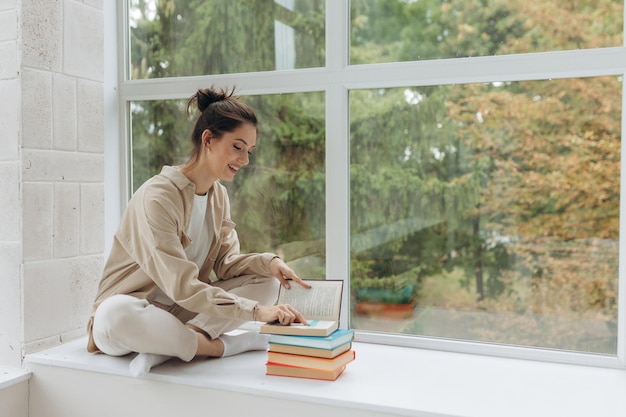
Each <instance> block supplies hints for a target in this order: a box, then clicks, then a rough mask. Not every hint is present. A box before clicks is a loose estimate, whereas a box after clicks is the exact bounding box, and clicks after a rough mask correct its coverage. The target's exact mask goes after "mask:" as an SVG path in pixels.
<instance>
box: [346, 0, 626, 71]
mask: <svg viewBox="0 0 626 417" xmlns="http://www.w3.org/2000/svg"><path fill="white" fill-rule="evenodd" d="M350 3H351V32H350V33H351V48H350V63H351V64H368V63H377V62H397V61H417V60H427V59H438V58H455V57H471V56H492V55H508V54H519V53H528V52H548V51H561V50H572V49H585V48H602V47H609V46H622V44H623V16H624V1H623V0H593V1H590V0H584V1H576V2H572V1H570V0H450V1H445V0H419V1H417V0H351V2H350Z"/></svg>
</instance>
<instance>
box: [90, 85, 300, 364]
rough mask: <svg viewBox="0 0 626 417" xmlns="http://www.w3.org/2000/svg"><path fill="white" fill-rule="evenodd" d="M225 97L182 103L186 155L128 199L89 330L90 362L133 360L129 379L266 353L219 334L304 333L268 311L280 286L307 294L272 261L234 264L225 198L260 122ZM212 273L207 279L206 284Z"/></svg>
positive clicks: (205, 92)
mask: <svg viewBox="0 0 626 417" xmlns="http://www.w3.org/2000/svg"><path fill="white" fill-rule="evenodd" d="M232 94H233V91H231V92H230V93H229V92H227V91H225V90H219V91H216V90H214V89H212V88H211V89H202V90H198V92H197V93H196V94H195V95H193V96H192V97H191V98H190V99H189V101H188V103H187V114H188V115H189V114H190V113H191V112H192V109H193V107H195V106H197V109H198V110H199V111H200V116H199V117H198V119H197V121H196V124H195V127H194V129H193V132H192V141H193V147H194V148H193V152H192V155H191V157H190V159H189V161H188V162H187V163H186V164H184V165H182V166H180V167H168V166H166V167H164V168H163V170H162V171H161V173H160V174H158V175H155V176H154V177H152V178H151V179H150V180H148V181H147V182H146V183H144V184H143V185H142V186H141V187H140V188H139V189H138V190H137V192H136V193H135V194H134V195H133V197H132V198H131V199H130V201H129V203H128V207H127V209H126V211H125V213H124V215H123V217H122V220H121V224H120V226H119V228H118V230H117V232H116V234H115V237H114V241H113V245H112V248H111V253H110V255H109V258H108V259H107V262H106V265H105V268H104V273H103V277H102V280H101V281H100V285H99V289H98V293H97V295H96V299H95V302H94V309H93V314H92V316H91V318H90V321H89V344H88V350H89V351H90V352H103V353H105V354H109V355H115V356H121V355H126V354H129V353H131V352H138V353H139V355H137V356H136V357H135V358H134V359H133V360H132V361H131V365H130V366H131V371H132V373H133V374H141V373H145V372H148V371H149V370H150V368H151V367H152V366H156V365H158V364H159V363H162V362H164V361H165V360H167V359H168V358H170V357H172V356H176V357H178V358H180V359H182V360H183V361H190V360H191V359H193V358H194V357H196V356H201V357H207V356H208V357H222V356H231V355H235V354H238V353H241V352H244V351H248V350H264V349H266V347H267V335H263V334H259V333H258V332H247V333H242V334H239V335H226V334H224V333H226V332H228V331H230V330H233V329H235V328H237V327H238V326H239V325H241V323H243V322H244V321H249V320H256V321H263V322H267V321H275V320H277V321H279V322H280V323H281V324H283V325H289V324H291V323H293V322H303V323H306V321H305V319H304V317H302V315H301V314H300V313H299V312H298V311H297V310H295V309H294V308H293V307H291V306H290V305H274V303H275V301H276V296H277V294H278V288H279V285H281V284H282V285H284V286H285V287H287V288H289V285H290V284H289V283H290V282H295V283H297V284H299V285H302V286H303V287H306V288H308V285H307V284H306V283H304V282H303V281H302V280H301V279H300V277H298V275H296V273H295V272H294V271H293V270H292V269H291V268H289V267H288V266H287V265H286V264H285V263H284V262H283V261H282V260H281V259H280V258H279V257H278V256H276V255H274V254H272V253H258V254H240V252H239V241H238V237H237V233H236V232H235V229H234V228H235V224H234V223H233V222H232V220H231V219H230V203H229V199H228V195H227V192H226V188H225V187H224V186H223V185H222V184H220V182H219V180H222V181H231V180H232V179H233V178H234V177H235V175H237V172H238V171H239V170H240V169H241V168H243V167H245V166H246V165H248V163H249V155H250V154H251V153H252V151H253V150H254V148H255V146H256V139H257V118H256V116H255V114H254V112H253V110H252V109H250V108H249V107H248V106H247V105H245V104H244V103H242V102H240V101H239V100H238V99H237V98H235V97H233V95H232ZM212 272H214V275H213V274H212Z"/></svg>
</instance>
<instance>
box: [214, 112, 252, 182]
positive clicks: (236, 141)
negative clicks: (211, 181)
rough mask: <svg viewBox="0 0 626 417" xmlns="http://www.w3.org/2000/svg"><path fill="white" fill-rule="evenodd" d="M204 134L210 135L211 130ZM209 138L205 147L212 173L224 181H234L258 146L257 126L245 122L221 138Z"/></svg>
mask: <svg viewBox="0 0 626 417" xmlns="http://www.w3.org/2000/svg"><path fill="white" fill-rule="evenodd" d="M204 134H205V135H206V134H209V135H210V132H209V131H208V130H207V131H205V133H204ZM207 139H209V140H208V143H207V144H206V145H205V147H206V152H207V162H208V163H207V169H208V170H209V173H210V175H211V176H213V177H215V178H218V179H220V180H222V181H232V180H233V178H235V175H237V172H238V171H239V169H241V168H243V167H245V166H246V165H248V163H249V162H250V159H249V155H250V154H251V153H252V151H253V150H254V147H255V146H256V128H255V127H254V126H253V125H252V124H250V123H244V124H242V125H241V126H240V127H238V128H237V129H235V130H233V131H232V132H226V133H224V135H223V136H222V137H221V138H220V139H217V138H215V137H209V138H207ZM205 143H206V142H205Z"/></svg>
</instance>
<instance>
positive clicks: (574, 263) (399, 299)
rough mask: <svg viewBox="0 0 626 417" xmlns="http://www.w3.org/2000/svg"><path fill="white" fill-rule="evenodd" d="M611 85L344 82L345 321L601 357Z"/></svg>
mask: <svg viewBox="0 0 626 417" xmlns="http://www.w3.org/2000/svg"><path fill="white" fill-rule="evenodd" d="M621 91H622V79H621V76H606V77H591V78H576V79H554V80H545V81H519V82H507V83H501V82H498V83H485V84H467V85H445V86H429V87H406V88H395V89H368V90H353V91H351V92H350V126H351V133H350V149H351V156H350V184H351V191H350V222H351V223H350V229H351V263H350V267H351V296H352V300H351V301H352V303H351V308H352V315H351V326H353V327H354V328H356V329H361V330H371V331H383V332H392V333H403V334H411V335H421V336H429V337H441V338H449V339H458V340H468V341H480V342H492V343H499V344H507V345H521V346H532V347H542V348H553V349H559V350H561V349H562V350H569V351H582V352H594V353H600V354H615V353H616V350H617V327H616V324H617V297H618V293H617V291H618V288H617V287H618V252H619V247H618V238H619V236H618V231H619V200H620V194H619V190H620V147H621V144H620V138H621V114H622V105H621V103H622V97H621Z"/></svg>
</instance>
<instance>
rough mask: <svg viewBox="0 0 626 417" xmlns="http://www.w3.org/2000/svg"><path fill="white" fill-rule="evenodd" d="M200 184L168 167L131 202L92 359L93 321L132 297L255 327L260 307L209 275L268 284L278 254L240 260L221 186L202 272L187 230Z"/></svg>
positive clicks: (104, 290)
mask: <svg viewBox="0 0 626 417" xmlns="http://www.w3.org/2000/svg"><path fill="white" fill-rule="evenodd" d="M194 194H195V184H193V183H192V182H191V181H190V180H189V179H188V178H187V177H186V176H185V175H184V174H182V173H181V172H180V171H179V169H178V168H176V167H168V166H166V167H164V168H163V169H162V171H161V173H160V174H158V175H155V176H154V177H152V178H151V179H150V180H148V181H146V183H145V184H143V185H142V186H141V187H140V188H139V189H138V190H137V191H136V192H135V194H134V195H133V197H132V198H131V199H130V201H129V203H128V207H127V208H126V211H125V212H124V215H123V216H122V220H121V222H120V225H119V228H118V230H117V232H116V233H115V236H114V239H113V245H112V248H111V253H110V255H109V257H108V259H107V262H106V264H105V267H104V273H103V277H102V279H101V281H100V285H99V288H98V293H97V295H96V299H95V301H94V307H93V311H92V315H91V318H90V320H89V325H88V330H89V346H88V350H89V351H90V352H94V351H97V348H96V346H95V344H93V340H92V338H91V326H92V322H93V313H94V312H95V310H96V308H97V307H98V305H99V304H100V303H101V302H102V301H103V300H104V299H106V298H107V297H110V296H112V295H115V294H128V295H132V296H135V297H138V298H142V299H146V300H148V301H149V302H151V303H152V302H153V303H155V304H157V305H159V306H163V305H165V306H172V305H174V304H177V305H179V306H181V307H183V308H184V309H185V310H188V311H191V312H194V313H204V314H207V315H210V316H216V317H227V318H234V319H241V320H252V319H253V309H254V306H255V305H256V304H257V302H256V301H253V300H249V299H247V298H243V297H238V296H236V295H233V294H231V293H228V292H226V291H224V290H223V289H221V288H218V287H214V286H212V285H211V284H210V282H211V281H210V279H209V274H210V273H211V271H214V272H215V276H216V277H217V279H220V280H224V279H229V278H233V277H237V276H241V275H247V274H255V275H264V276H269V275H270V274H271V272H270V270H269V264H270V262H271V260H272V259H273V258H274V257H275V256H276V255H275V254H273V253H252V254H241V253H240V250H239V239H238V237H237V232H236V231H235V223H233V221H232V220H231V219H230V202H229V199H228V194H227V191H226V188H225V187H224V186H223V185H222V184H220V183H219V182H215V183H214V184H213V187H211V189H210V190H209V194H208V199H207V220H208V221H211V222H213V223H212V225H213V230H214V231H215V232H214V233H213V236H212V237H211V245H210V249H209V252H208V254H207V257H206V260H205V261H204V264H203V265H202V267H201V268H200V269H198V267H197V266H196V264H195V263H194V262H192V261H190V260H188V259H187V256H186V254H185V248H186V247H187V246H189V245H190V243H191V241H190V239H189V237H188V235H187V228H188V226H189V221H190V218H191V210H192V209H193V200H194Z"/></svg>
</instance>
